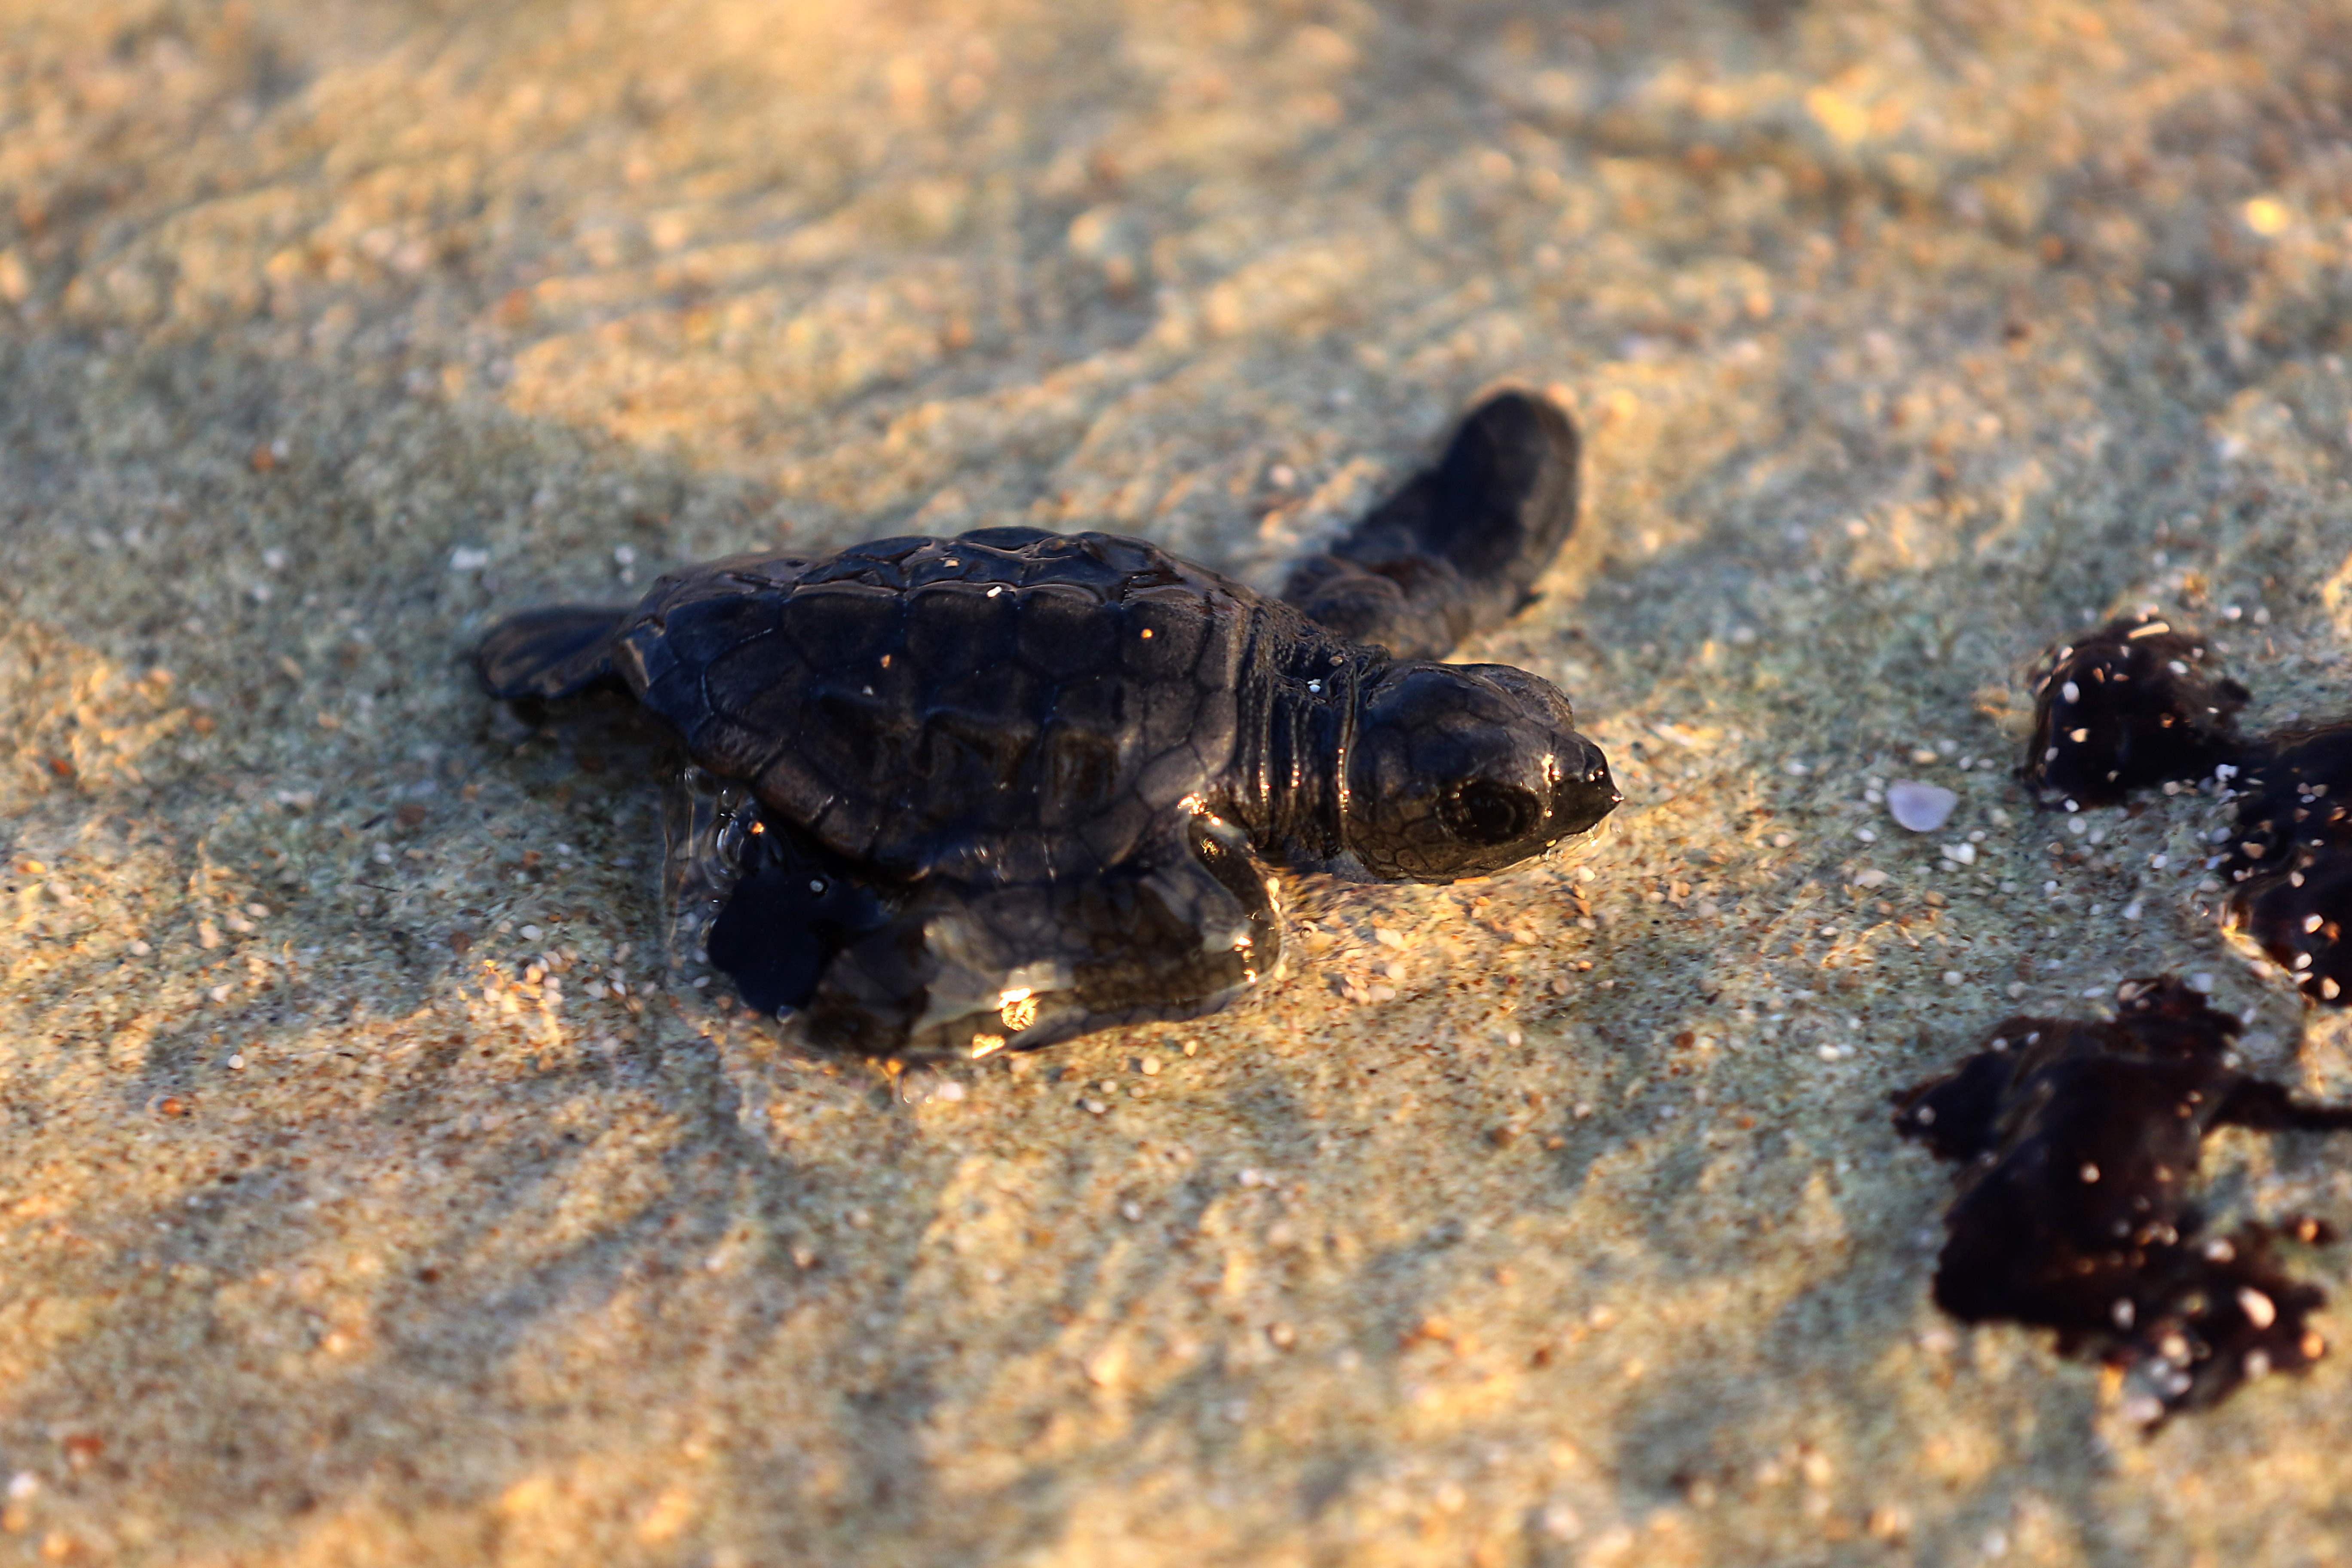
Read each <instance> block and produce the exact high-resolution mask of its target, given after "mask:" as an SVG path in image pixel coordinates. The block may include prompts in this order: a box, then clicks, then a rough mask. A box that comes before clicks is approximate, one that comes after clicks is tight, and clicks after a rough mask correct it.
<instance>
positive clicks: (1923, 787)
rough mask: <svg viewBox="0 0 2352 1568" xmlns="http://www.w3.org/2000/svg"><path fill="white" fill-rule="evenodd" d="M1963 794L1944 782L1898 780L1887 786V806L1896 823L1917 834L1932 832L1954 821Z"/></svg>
mask: <svg viewBox="0 0 2352 1568" xmlns="http://www.w3.org/2000/svg"><path fill="white" fill-rule="evenodd" d="M1959 803H1960V797H1959V796H1958V795H1955V794H1953V793H1952V792H1951V791H1950V790H1948V789H1946V788H1944V787H1943V786H1942V785H1941V784H1920V783H1918V782H1917V781H1916V780H1913V779H1897V780H1895V783H1893V784H1889V785H1887V786H1886V809H1887V812H1888V814H1889V815H1890V816H1893V817H1894V818H1895V822H1896V823H1898V824H1899V825H1901V826H1904V827H1906V828H1908V829H1909V830H1910V831H1912V832H1914V833H1933V832H1935V831H1936V829H1937V828H1939V827H1941V826H1944V824H1945V823H1947V822H1948V821H1950V820H1951V817H1952V808H1953V807H1955V806H1957V805H1959Z"/></svg>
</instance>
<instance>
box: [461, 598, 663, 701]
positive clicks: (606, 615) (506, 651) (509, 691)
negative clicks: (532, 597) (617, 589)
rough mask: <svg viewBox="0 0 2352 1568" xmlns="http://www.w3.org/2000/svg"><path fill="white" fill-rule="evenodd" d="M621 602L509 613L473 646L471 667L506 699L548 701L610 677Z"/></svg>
mask: <svg viewBox="0 0 2352 1568" xmlns="http://www.w3.org/2000/svg"><path fill="white" fill-rule="evenodd" d="M628 615H629V610H628V608H627V607H626V606H625V605H549V606H547V607H546V608H545V609H540V610H525V611H523V612H522V613H521V614H520V615H515V616H508V617H507V618H506V619H505V620H503V621H500V622H499V624H498V625H497V626H492V627H491V628H490V635H489V636H488V637H484V638H483V639H482V642H481V646H480V647H477V648H476V649H475V650H474V668H475V671H476V672H477V673H478V674H479V675H480V676H481V678H482V684H483V685H484V686H485V687H487V688H488V689H489V693H490V695H491V696H493V697H495V698H498V699H499V700H501V701H507V702H511V701H514V700H517V699H519V698H526V697H535V698H541V699H545V700H553V699H555V698H558V697H571V696H573V695H575V694H576V693H579V692H582V691H585V690H586V689H588V688H590V687H592V686H593V685H595V684H596V683H597V682H599V681H602V680H609V679H613V634H614V632H616V631H618V630H619V629H620V627H621V623H622V622H623V620H624V619H625V618H626V617H627V616H628Z"/></svg>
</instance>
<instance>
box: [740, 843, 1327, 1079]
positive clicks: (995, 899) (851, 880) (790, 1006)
mask: <svg viewBox="0 0 2352 1568" xmlns="http://www.w3.org/2000/svg"><path fill="white" fill-rule="evenodd" d="M757 838H758V841H759V845H760V848H759V850H758V852H757V854H756V855H755V856H754V857H753V858H751V862H750V863H749V864H747V866H746V868H745V873H744V876H743V878H742V880H741V881H740V882H739V883H737V885H736V887H735V889H734V891H733V893H732V895H731V896H730V899H729V901H728V904H727V907H726V908H725V910H722V911H721V912H720V914H719V919H718V921H717V922H716V923H715V924H714V925H713V926H712V928H711V932H710V946H709V952H710V961H711V963H713V964H714V965H716V966H717V967H719V969H721V970H723V971H725V972H726V973H728V974H730V976H732V977H733V978H734V980H735V981H736V984H737V985H738V986H739V988H740V990H741V992H742V994H743V997H744V1000H745V1001H746V1002H747V1003H748V1004H749V1005H751V1006H754V1007H757V1008H759V1009H760V1010H761V1011H763V1012H782V1013H787V1014H789V1015H791V1016H793V1017H795V1018H796V1019H797V1020H798V1022H799V1024H800V1026H802V1027H803V1028H804V1029H805V1030H806V1032H807V1036H808V1038H809V1040H810V1042H811V1043H812V1044H814V1045H818V1046H822V1047H828V1048H832V1049H835V1050H845V1051H851V1052H856V1053H857V1054H860V1055H865V1056H872V1057H898V1058H938V1057H962V1058H975V1057H984V1056H988V1055H991V1054H992V1053H994V1052H996V1051H999V1050H1007V1049H1011V1050H1028V1049H1034V1048H1035V1047H1039V1046H1046V1045H1052V1044H1054V1043H1055V1042H1056V1041H1059V1040H1066V1039H1069V1038H1070V1037H1073V1036H1076V1035H1082V1034H1087V1033H1090V1032H1092V1031H1094V1030H1097V1029H1103V1028H1109V1027H1112V1026H1117V1025H1120V1024H1130V1023H1140V1022H1145V1021H1147V1020H1154V1019H1180V1018H1194V1017H1199V1016H1202V1014H1205V1013H1213V1012H1215V1011H1216V1010H1218V1009H1219V1008H1221V1007H1224V1006H1226V1005H1230V1004H1231V1003H1232V1002H1234V1000H1235V999H1236V998H1238V997H1239V996H1240V995H1241V994H1243V993H1244V991H1246V990H1247V989H1248V988H1249V987H1250V986H1251V985H1253V984H1255V983H1256V982H1258V981H1259V980H1261V979H1264V978H1266V977H1267V976H1269V975H1270V974H1271V973H1273V972H1274V970H1275V968H1276V965H1277V963H1279V961H1280V957H1281V950H1282V928H1281V919H1280V915H1279V912H1278V910H1276V904H1275V900H1274V894H1273V889H1272V886H1271V885H1270V884H1269V883H1268V882H1267V881H1266V879H1265V874H1264V872H1263V870H1262V869H1261V868H1259V866H1258V864H1257V862H1256V860H1255V858H1254V857H1253V856H1252V854H1251V853H1250V850H1249V847H1248V844H1247V842H1246V840H1245V839H1244V837H1242V836H1241V835H1240V834H1239V833H1238V832H1237V831H1236V830H1234V828H1233V827H1231V826H1228V825H1226V824H1224V823H1223V822H1220V821H1218V820H1217V819H1215V818H1213V817H1210V816H1190V817H1187V818H1185V819H1184V821H1183V823H1182V825H1181V826H1180V827H1179V828H1177V829H1176V830H1174V831H1173V832H1171V834H1170V835H1169V836H1168V837H1167V838H1166V839H1165V840H1163V841H1162V842H1161V843H1160V845H1159V846H1158V847H1156V849H1155V850H1154V852H1152V853H1150V854H1149V855H1147V856H1144V857H1141V858H1138V859H1137V860H1135V861H1133V862H1129V863H1123V864H1120V865H1118V866H1114V867H1112V868H1109V869H1108V870H1107V871H1103V872H1100V873H1096V874H1091V875H1087V876H1084V877H1074V878H1057V879H1047V880H1041V881H1034V882H1026V883H1012V884H1007V885H1003V886H976V885H973V884H971V883H968V882H964V881H961V880H959V879H951V878H945V877H933V878H927V879H922V880H921V881H919V882H914V883H897V882H891V881H888V880H886V879H878V878H871V877H865V876H860V875H859V874H858V873H857V872H856V870H855V869H854V868H851V867H849V866H848V865H847V864H846V863H845V862H842V861H839V860H838V859H837V858H835V857H832V856H830V855H829V854H827V853H826V852H825V851H824V850H823V849H822V848H820V847H817V846H815V845H814V844H813V843H812V842H810V841H809V840H808V839H807V837H806V836H805V835H802V834H800V833H798V832H796V831H791V830H786V831H777V830H774V829H772V828H771V829H768V830H765V831H762V832H761V834H760V835H758V836H757Z"/></svg>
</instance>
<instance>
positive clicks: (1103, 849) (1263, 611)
mask: <svg viewBox="0 0 2352 1568" xmlns="http://www.w3.org/2000/svg"><path fill="white" fill-rule="evenodd" d="M1316 642H1329V643H1331V644H1332V652H1331V659H1332V662H1333V663H1334V664H1335V665H1336V664H1338V663H1339V662H1342V661H1344V660H1345V659H1347V658H1349V654H1348V653H1347V652H1346V650H1344V648H1343V647H1341V646H1340V645H1339V644H1338V643H1337V641H1336V639H1333V638H1332V637H1330V635H1329V634H1328V633H1326V632H1324V631H1322V630H1321V629H1320V628H1319V627H1317V626H1314V625H1312V623H1309V622H1308V621H1307V620H1306V619H1305V617H1304V616H1300V615H1299V614H1298V613H1297V611H1295V610H1293V609H1291V608H1290V607H1289V606H1287V605H1282V604H1279V603H1276V602H1274V601H1270V600H1267V599H1265V598H1262V597H1260V596H1259V595H1257V594H1255V593H1254V592H1253V591H1252V590H1250V589H1248V588H1246V587H1244V586H1242V585H1241V584H1235V583H1233V582H1230V581H1228V580H1227V579H1225V578H1223V577H1220V576H1218V575H1217V574H1214V573H1212V572H1208V571H1206V570H1203V569H1202V568H1201V567H1198V566H1194V565H1192V564H1190V563H1186V562H1182V561H1180V560H1178V559H1177V558H1175V557H1174V556H1171V555H1169V554H1168V553H1166V552H1163V551H1161V550H1159V549H1157V548H1155V547H1154V546H1152V545H1150V544H1146V543H1143V542H1139V541H1136V540H1130V539H1121V538H1118V537H1115V536H1112V535H1108V534H1101V533H1078V534H1055V533H1046V532H1044V531H1038V530H1034V529H1027V528H994V529H986V530H982V531H976V532H972V533H968V534H964V535H962V536H961V537H959V538H954V539H930V538H899V539H886V540H878V541H877V542H873V543H870V544H861V545H858V546H856V547H855V548H853V549H850V550H845V551H844V552H841V553H840V554H838V555H835V556H833V557H831V558H829V559H826V560H823V561H816V562H811V561H807V560H803V559H800V558H797V557H781V556H756V555H751V556H736V557H732V558H730V559H727V560H722V561H716V562H712V563H709V564H706V565H702V566H698V567H696V568H694V569H692V570H691V571H688V572H685V573H681V574H677V575H674V576H670V577H666V578H664V579H662V580H661V581H660V582H659V583H657V584H655V586H654V588H653V590H652V591H651V592H650V593H649V594H647V595H646V598H645V600H644V601H643V602H642V603H641V604H640V605H638V606H637V608H636V610H635V612H634V613H633V614H632V615H631V616H629V617H628V618H627V620H626V621H625V624H624V625H623V626H622V627H621V629H620V631H619V633H618V635H617V636H616V637H614V643H613V647H612V664H613V668H614V672H615V673H617V674H618V675H619V676H620V677H621V679H623V680H625V682H626V683H627V684H628V685H629V686H630V688H631V689H634V690H635V692H636V693H637V695H638V697H639V698H640V699H641V700H643V701H644V703H645V704H646V707H648V708H650V709H652V710H654V711H655V712H656V713H657V714H659V715H661V717H663V718H664V719H666V720H667V721H669V722H670V723H671V724H672V725H674V726H675V727H676V728H677V731H678V733H679V734H680V735H682V736H683V737H684V738H685V741H686V744H687V748H688V751H689V752H691V753H692V755H693V757H694V759H695V761H696V762H698V763H701V764H702V765H703V766H704V767H706V768H709V770H711V772H713V773H717V774H719V775H720V776H721V777H724V778H731V779H740V780H742V781H744V782H745V783H747V784H750V786H751V790H752V792H753V794H754V795H756V796H757V797H758V799H759V801H760V804H761V805H762V806H764V807H765V808H767V809H768V810H770V811H772V812H774V813H776V814H778V815H779V816H782V818H784V819H785V820H788V821H790V822H792V823H794V824H796V825H798V826H801V827H803V828H804V829H806V830H807V831H808V832H809V833H810V834H811V835H812V836H813V837H814V838H815V839H816V840H817V841H818V842H819V843H821V844H822V845H824V847H826V848H827V849H830V850H832V851H833V852H834V853H835V854H837V855H840V856H843V857H845V858H847V859H849V860H852V861H855V862H858V863H861V864H864V865H866V866H868V867H871V868H873V869H875V870H876V871H878V872H881V873H883V874H885V875H887V876H891V877H896V878H901V879H914V878H919V877H924V876H929V875H941V876H949V877H954V878H959V879H964V880H967V881H971V882H975V883H982V884H988V883H995V884H1003V883H1007V882H1018V881H1030V880H1034V879H1040V878H1049V877H1066V876H1071V875H1078V874H1085V873H1089V872H1095V871H1099V870H1102V869H1104V868H1108V867H1111V866H1115V865H1118V864H1121V863H1123V862H1125V861H1127V860H1129V858H1131V857H1132V855H1133V854H1134V852H1135V851H1136V850H1137V848H1138V847H1139V845H1141V844H1142V843H1143V841H1144V840H1145V839H1146V838H1147V837H1150V836H1151V835H1152V834H1153V833H1154V832H1155V831H1159V830H1162V829H1164V828H1165V826H1166V825H1167V824H1168V823H1169V822H1170V821H1171V820H1172V818H1173V816H1175V815H1177V812H1176V808H1177V806H1178V805H1179V803H1180V802H1181V801H1183V800H1184V799H1185V798H1186V797H1187V796H1194V797H1202V796H1207V795H1213V794H1215V793H1216V792H1217V788H1218V785H1219V784H1220V782H1221V781H1222V780H1223V778H1224V777H1225V775H1226V774H1227V773H1229V771H1230V770H1231V769H1232V767H1233V765H1234V758H1235V750H1236V739H1237V727H1238V721H1239V710H1238V707H1237V696H1238V693H1239V690H1240V688H1241V687H1242V685H1243V683H1244V672H1245V671H1247V670H1249V669H1251V668H1253V666H1254V661H1255V660H1257V659H1259V658H1262V657H1263V656H1264V654H1265V649H1266V647H1268V645H1270V644H1278V645H1280V646H1281V647H1283V649H1284V651H1285V653H1286V655H1288V654H1292V653H1295V652H1296V651H1297V650H1298V648H1299V646H1300V645H1301V644H1302V643H1316ZM1354 657H1356V658H1359V659H1360V657H1361V656H1360V654H1359V655H1356V656H1354Z"/></svg>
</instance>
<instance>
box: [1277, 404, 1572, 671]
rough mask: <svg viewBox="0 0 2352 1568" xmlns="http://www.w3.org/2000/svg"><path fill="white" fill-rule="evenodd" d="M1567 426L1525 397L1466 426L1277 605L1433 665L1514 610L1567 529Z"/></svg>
mask: <svg viewBox="0 0 2352 1568" xmlns="http://www.w3.org/2000/svg"><path fill="white" fill-rule="evenodd" d="M1577 460H1578V450H1577V440H1576V426H1575V424H1574V423H1573V422H1572V421H1571V420H1570V418H1569V416H1568V414H1567V411H1566V410H1564V409H1562V408H1561V407H1560V406H1559V405H1558V404H1556V403H1554V402H1552V401H1551V400H1550V399H1549V398H1547V397H1544V396H1541V395H1538V394H1535V393H1530V392H1504V393H1498V394H1496V395H1495V396H1493V397H1490V398H1488V399H1487V400H1486V402H1484V403H1482V404H1480V405H1478V406H1477V407H1475V408H1474V409H1472V410H1471V411H1470V413H1469V414H1468V415H1467V416H1465V417H1464V419H1463V421H1462V423H1461V425H1460V426H1457V427H1456V428H1455V430H1454V437H1453V439H1452V440H1451V441H1449V442H1448V443H1447V445H1446V448H1445V455H1444V457H1443V458H1439V459H1438V462H1437V465H1436V466H1435V467H1434V468H1428V469H1426V470H1424V471H1423V472H1422V473H1419V474H1416V475H1414V476H1413V478H1412V479H1410V480H1408V481H1407V482H1406V483H1405V485H1404V487H1403V488H1402V489H1400V490H1398V491H1397V492H1396V494H1394V495H1392V496H1391V497H1390V498H1389V499H1388V500H1384V501H1382V502H1381V504H1380V505H1379V506H1378V507H1376V508H1374V509H1373V510H1372V512H1371V514H1370V516H1368V517H1366V518H1365V519H1364V520H1363V521H1361V522H1360V523H1358V524H1357V525H1356V526H1355V527H1354V528H1353V529H1351V530H1349V532H1348V533H1347V534H1346V536H1345V537H1343V538H1341V539H1340V540H1339V542H1337V543H1335V544H1333V545H1332V546H1331V548H1330V549H1329V550H1328V551H1327V552H1324V553H1322V554H1320V555H1316V556H1311V557H1309V558H1308V559H1307V560H1306V561H1303V562H1301V563H1299V564H1298V566H1297V569H1296V570H1295V571H1293V572H1292V573H1291V575H1290V581H1289V583H1288V584H1286V585H1285V586H1284V588H1283V591H1282V596H1283V597H1284V598H1285V599H1286V600H1288V601H1289V602H1290V603H1291V604H1293V605H1297V607H1298V608H1299V609H1301V610H1303V611H1305V612H1306V613H1307V615H1308V616H1312V617H1313V618H1315V619H1316V620H1318V621H1319V622H1321V623H1322V624H1323V625H1325V626H1328V627H1330V628H1331V629H1332V630H1333V631H1335V632H1338V633H1339V634H1340V635H1341V636H1342V637H1349V638H1350V639H1352V640H1354V641H1356V642H1360V643H1369V644H1371V645H1373V646H1374V647H1384V648H1386V649H1388V651H1389V652H1391V654H1394V655H1395V656H1396V657H1397V658H1442V657H1443V656H1444V655H1445V654H1447V653H1449V652H1451V651H1452V650H1453V649H1454V647H1455V646H1456V645H1458V644H1459V643H1460V642H1461V641H1462V640H1463V639H1464V638H1465V637H1469V636H1471V635H1472V634H1474V633H1475V632H1480V631H1484V630H1486V629H1487V628H1489V627H1492V626H1498V625H1500V624H1501V623H1502V622H1503V621H1505V620H1506V619H1507V618H1509V616H1512V615H1513V614H1515V613H1516V612H1517V610H1518V609H1519V608H1520V607H1521V606H1522V605H1525V604H1526V603H1527V602H1528V597H1529V594H1530V590H1531V589H1532V588H1533V587H1534V585H1535V582H1536V579H1537V578H1538V577H1539V576H1541V575H1542V574H1543V573H1544V569H1545V568H1546V567H1548V566H1549V565H1550V564H1551V563H1552V559H1553V557H1555V556H1557V555H1558V554H1559V551H1560V547H1561V546H1562V545H1563V544H1565V543H1566V542H1568V536H1569V534H1570V532H1571V531H1574V529H1575V527H1576V500H1577Z"/></svg>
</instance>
